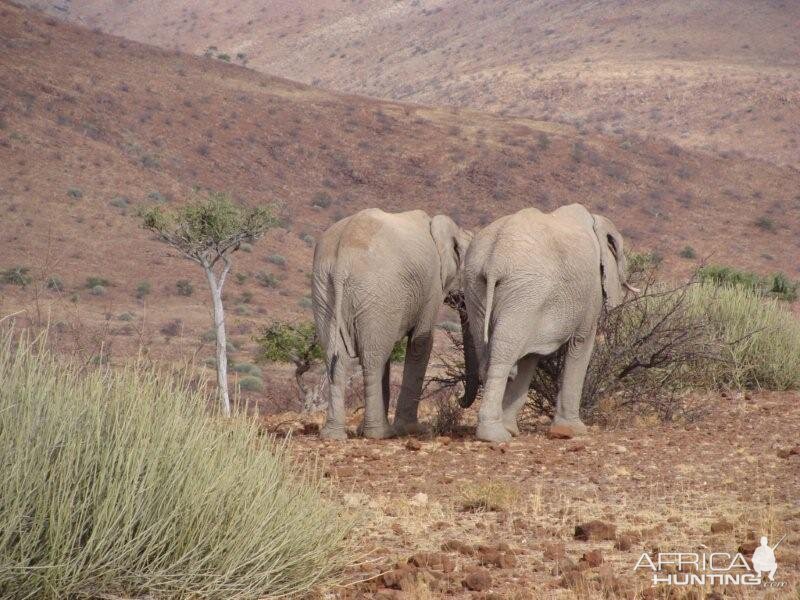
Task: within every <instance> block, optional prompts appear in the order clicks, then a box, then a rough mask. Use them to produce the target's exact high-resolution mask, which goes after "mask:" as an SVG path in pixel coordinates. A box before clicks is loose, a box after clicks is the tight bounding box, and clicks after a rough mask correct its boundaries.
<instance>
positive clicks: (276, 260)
mask: <svg viewBox="0 0 800 600" xmlns="http://www.w3.org/2000/svg"><path fill="white" fill-rule="evenodd" d="M267 262H268V263H271V264H273V265H275V266H278V267H282V268H286V257H285V256H283V255H282V254H270V255H269V256H267Z"/></svg>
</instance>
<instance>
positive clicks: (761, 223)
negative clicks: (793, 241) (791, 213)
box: [756, 216, 777, 232]
mask: <svg viewBox="0 0 800 600" xmlns="http://www.w3.org/2000/svg"><path fill="white" fill-rule="evenodd" d="M756 227H758V228H759V229H763V230H764V231H769V232H774V231H775V230H776V229H777V227H776V226H775V221H773V220H772V219H770V218H769V217H766V216H763V217H759V218H758V219H756Z"/></svg>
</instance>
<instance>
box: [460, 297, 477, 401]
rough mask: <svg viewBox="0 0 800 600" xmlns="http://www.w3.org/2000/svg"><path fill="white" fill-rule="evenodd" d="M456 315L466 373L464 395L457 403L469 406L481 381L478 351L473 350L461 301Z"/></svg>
mask: <svg viewBox="0 0 800 600" xmlns="http://www.w3.org/2000/svg"><path fill="white" fill-rule="evenodd" d="M458 316H459V318H460V319H461V338H462V340H463V342H464V372H465V375H466V380H465V382H464V395H463V396H462V397H461V398H459V400H458V403H459V404H460V405H461V406H462V407H463V408H469V407H470V406H472V403H473V402H475V398H476V396H477V395H478V388H479V387H480V383H481V382H480V377H479V376H478V353H477V351H476V350H475V340H474V339H473V338H472V331H470V328H469V318H468V317H467V309H466V308H465V307H464V305H463V303H462V304H461V306H459V307H458Z"/></svg>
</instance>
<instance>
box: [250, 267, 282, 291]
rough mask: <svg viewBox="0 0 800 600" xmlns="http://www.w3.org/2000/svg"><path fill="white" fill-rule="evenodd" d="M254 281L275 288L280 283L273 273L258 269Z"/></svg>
mask: <svg viewBox="0 0 800 600" xmlns="http://www.w3.org/2000/svg"><path fill="white" fill-rule="evenodd" d="M256 281H257V282H258V283H260V284H261V285H263V286H264V287H265V288H276V287H278V285H279V284H280V281H279V280H278V278H277V277H275V275H273V274H272V273H267V272H265V271H259V272H258V273H256Z"/></svg>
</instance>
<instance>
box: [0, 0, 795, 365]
mask: <svg viewBox="0 0 800 600" xmlns="http://www.w3.org/2000/svg"><path fill="white" fill-rule="evenodd" d="M0 164H2V169H0V215H2V216H1V217H0V271H6V270H8V269H14V268H17V267H24V268H28V269H30V271H29V272H28V276H30V277H31V281H30V282H29V283H28V285H27V287H24V288H23V287H21V286H19V285H15V282H14V278H13V277H11V278H7V280H6V283H4V284H3V285H2V287H1V288H0V294H1V295H0V315H4V314H7V313H9V312H12V311H15V310H20V309H26V310H27V313H26V314H27V316H28V317H30V318H35V319H41V320H44V319H46V318H47V317H48V312H47V311H48V310H49V309H52V310H53V311H54V313H53V316H52V317H51V320H52V321H54V322H56V323H60V324H61V325H60V326H61V328H62V329H65V330H69V331H73V329H70V328H69V327H67V325H68V324H69V323H80V324H83V325H87V326H90V325H91V326H92V327H95V329H94V330H93V331H95V333H94V334H92V335H93V337H91V339H77V338H78V334H77V333H75V337H76V340H75V343H76V345H78V346H81V345H90V344H91V343H95V342H97V340H98V339H100V338H102V341H103V343H104V344H106V346H107V348H108V345H111V346H113V347H112V354H117V353H125V352H127V351H128V350H130V349H131V348H135V347H137V346H138V345H139V344H140V343H142V340H144V341H146V342H147V343H148V344H149V345H150V346H151V347H152V349H153V351H154V352H157V353H163V354H166V355H174V354H175V353H176V351H177V350H181V351H185V350H186V349H187V348H195V347H197V345H198V344H199V342H198V336H199V334H200V333H202V332H204V331H207V330H208V328H209V323H210V316H209V314H208V309H207V302H206V290H205V287H204V282H203V280H202V277H201V273H200V272H199V270H197V269H196V268H195V267H194V265H192V264H190V263H188V262H186V261H184V260H182V259H181V258H179V257H177V256H175V255H174V253H173V252H171V251H170V250H169V249H168V248H167V247H165V246H163V245H161V244H159V243H158V242H156V241H154V240H152V239H151V238H150V236H149V235H148V234H147V233H146V232H145V231H143V230H142V229H141V228H140V226H139V219H138V218H137V217H136V212H137V210H138V207H140V206H142V205H146V204H149V203H153V202H164V203H166V204H167V205H170V204H177V203H181V202H185V201H186V200H187V199H190V198H191V197H192V195H193V194H194V193H196V192H193V190H194V189H195V188H200V189H203V188H207V189H213V190H221V191H224V192H228V193H230V194H231V195H233V196H234V197H235V198H237V199H240V200H241V201H242V202H247V203H271V202H276V201H277V202H280V203H282V206H283V208H282V209H281V212H282V215H283V218H284V227H283V228H281V229H278V230H275V231H273V232H271V233H270V234H269V235H268V236H267V239H266V240H264V241H262V242H260V243H259V244H257V245H256V246H255V247H254V248H253V249H252V251H251V252H250V253H246V252H241V253H239V254H240V256H239V259H238V262H237V264H236V268H235V271H236V277H234V278H233V279H231V281H230V283H229V284H228V288H227V297H228V306H229V311H230V313H231V319H230V322H231V326H232V328H233V333H234V341H236V342H237V343H241V344H246V343H247V342H248V341H249V339H250V335H251V334H252V332H253V330H254V327H255V326H256V325H258V324H263V323H265V322H269V321H271V320H273V319H278V318H282V319H301V318H309V317H310V310H309V301H308V298H307V294H308V272H309V270H310V263H311V255H312V247H313V244H314V237H315V236H317V235H319V233H320V232H321V231H322V230H323V229H324V228H325V227H327V226H328V225H329V224H330V223H332V222H333V221H335V220H337V219H339V218H341V217H342V216H344V215H347V214H349V213H351V212H353V211H356V210H358V209H361V208H364V207H367V206H380V207H383V208H385V209H387V210H404V209H409V208H412V207H419V208H423V209H425V210H427V211H429V212H431V213H436V212H440V211H441V212H447V213H450V214H451V215H453V216H454V217H455V218H456V219H458V220H460V221H461V222H462V223H463V224H464V225H466V226H468V227H473V228H474V227H479V226H481V225H482V224H485V223H488V222H490V221H491V220H493V219H494V218H495V217H497V216H499V215H502V214H505V213H508V212H511V211H515V210H518V209H519V208H522V207H524V206H530V205H534V206H537V207H540V208H542V209H550V208H553V207H555V206H558V205H560V204H562V203H568V202H575V201H580V202H583V203H586V204H587V205H589V206H591V207H592V208H593V209H594V210H596V211H601V212H603V213H605V214H607V215H608V216H610V217H611V218H612V219H614V220H615V221H616V223H617V224H618V225H619V227H620V229H621V230H622V231H623V233H624V234H625V235H626V236H627V238H628V241H629V243H630V245H631V246H632V247H633V248H635V249H637V250H639V251H654V252H657V253H659V254H660V255H662V256H663V258H664V264H665V265H666V266H667V268H668V270H669V271H671V272H673V273H677V272H682V273H685V272H688V271H690V270H691V269H692V268H693V267H695V266H696V265H697V264H698V260H699V259H700V258H702V257H707V256H710V257H711V258H710V260H711V261H712V262H715V263H726V264H731V265H735V266H739V267H744V268H751V269H756V270H758V271H760V272H765V273H766V272H771V271H776V270H783V271H786V272H787V273H788V274H789V275H790V276H792V277H797V275H798V260H797V256H798V243H800V242H799V240H800V235H799V234H800V196H798V191H799V190H800V173H798V171H797V170H795V169H793V168H790V167H781V166H777V165H774V164H770V163H768V162H762V161H758V160H752V159H747V158H745V157H742V156H739V155H729V156H728V157H726V158H724V157H713V156H709V155H708V154H706V153H703V152H696V151H691V150H684V149H681V148H680V147H678V146H676V145H674V144H670V143H667V142H659V141H652V140H648V139H644V138H642V137H640V136H636V135H633V134H630V135H622V136H606V135H603V134H599V133H596V132H594V131H590V130H586V129H579V128H575V127H573V126H570V125H564V124H555V123H552V122H544V121H537V120H534V119H531V118H524V117H508V116H499V115H492V114H487V113H481V112H476V111H472V110H466V109H456V108H429V107H424V106H416V105H408V104H400V103H395V102H387V101H376V100H371V99H367V98H363V97H357V96H346V95H341V94H336V93H331V92H327V91H322V90H319V89H314V88H310V87H307V86H305V85H301V84H298V83H293V82H290V81H287V80H284V79H280V78H276V77H271V76H267V75H263V74H260V73H257V72H255V71H252V70H249V69H246V68H243V67H240V66H236V65H231V64H228V63H226V62H224V61H221V60H217V59H215V58H203V57H196V56H191V55H186V54H182V53H179V52H176V51H168V50H162V49H157V48H153V47H149V46H145V45H142V44H140V43H137V42H132V41H128V40H124V39H121V38H116V37H112V36H109V35H106V34H102V33H98V32H93V31H89V30H87V29H84V28H80V27H77V26H73V25H69V24H65V23H63V22H61V21H58V20H56V19H53V18H51V17H46V16H44V15H42V14H41V13H38V12H35V11H31V10H28V9H25V8H21V7H18V6H16V5H13V4H10V3H8V2H6V1H3V2H0ZM687 246H688V247H691V248H692V250H693V253H694V254H695V255H696V257H697V258H684V257H682V256H680V255H679V254H680V253H681V251H682V250H684V249H685V247H687ZM684 254H687V253H684ZM50 278H55V281H49V280H50ZM89 278H96V279H94V280H93V281H87V280H88V279H89ZM183 279H186V280H188V281H189V282H190V283H191V284H192V285H193V287H194V293H193V294H192V295H190V296H186V295H182V294H181V292H179V290H178V288H177V283H178V281H179V280H183ZM102 280H107V281H105V282H103V281H102ZM17 283H20V281H17ZM48 283H49V284H50V285H49V287H48ZM98 284H99V286H100V288H99V289H94V290H93V289H91V288H97V286H98ZM148 290H149V291H148ZM183 291H184V293H185V291H186V288H185V287H184V288H183ZM137 296H138V297H137ZM98 336H100V337H98ZM205 348H206V349H205V351H204V352H205V353H207V352H208V350H209V347H208V345H206V347H205Z"/></svg>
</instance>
